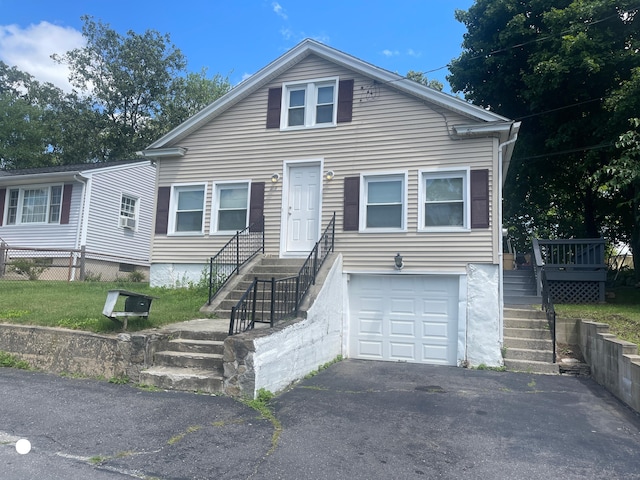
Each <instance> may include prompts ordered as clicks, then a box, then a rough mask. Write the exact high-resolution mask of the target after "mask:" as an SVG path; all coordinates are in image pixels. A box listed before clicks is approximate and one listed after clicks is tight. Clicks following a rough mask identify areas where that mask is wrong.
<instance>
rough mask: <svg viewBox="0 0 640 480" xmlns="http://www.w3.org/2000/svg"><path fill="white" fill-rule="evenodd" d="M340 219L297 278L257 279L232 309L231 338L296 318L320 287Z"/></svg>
mask: <svg viewBox="0 0 640 480" xmlns="http://www.w3.org/2000/svg"><path fill="white" fill-rule="evenodd" d="M335 224H336V215H335V213H334V214H333V217H332V218H331V221H330V222H329V225H328V226H327V228H326V229H325V230H324V232H323V233H322V236H321V237H320V240H318V241H317V242H316V244H315V245H314V247H313V250H311V253H310V254H309V256H308V257H307V259H306V261H305V262H304V264H303V265H302V267H301V268H300V270H299V271H298V274H297V275H296V276H292V277H286V278H281V279H275V278H271V279H269V280H264V279H259V278H254V280H253V282H252V283H251V285H250V286H249V288H247V290H246V291H245V293H244V294H243V295H242V297H241V298H240V300H239V301H238V303H237V304H236V305H235V306H234V307H232V308H231V320H230V322H229V335H234V334H237V333H242V332H245V331H247V330H251V329H252V328H254V326H255V324H256V323H268V324H269V325H270V326H271V327H273V325H274V324H275V322H277V321H279V320H282V319H285V318H295V317H296V316H297V315H298V313H299V308H300V304H301V303H302V300H303V299H304V297H305V295H306V293H307V292H308V291H309V288H310V287H311V285H313V284H315V283H316V278H317V275H318V271H319V270H320V267H322V264H323V263H324V261H325V260H326V258H327V256H328V255H329V253H331V252H333V249H334V239H335Z"/></svg>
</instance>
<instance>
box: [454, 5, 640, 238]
mask: <svg viewBox="0 0 640 480" xmlns="http://www.w3.org/2000/svg"><path fill="white" fill-rule="evenodd" d="M636 3H637V2H634V1H631V0H531V1H526V2H524V1H520V0H477V1H476V2H475V4H474V5H473V6H472V7H471V8H470V9H469V10H468V11H457V12H456V18H457V19H458V20H459V21H460V22H462V23H464V25H465V26H466V28H467V33H466V34H465V35H464V42H463V52H462V54H461V55H460V56H459V57H458V58H457V59H455V60H454V61H453V62H452V64H451V68H450V70H451V75H450V76H449V77H448V80H449V81H450V83H451V86H452V89H453V90H454V91H456V92H462V93H463V94H464V95H465V97H466V98H467V99H468V100H470V101H472V102H474V103H476V104H478V105H482V106H484V107H487V108H491V109H492V110H495V111H497V112H498V113H500V114H502V115H505V116H507V117H510V118H513V119H517V120H521V121H522V128H521V134H520V137H519V141H518V143H517V144H516V150H515V152H514V157H513V160H512V163H511V168H510V171H509V173H508V177H507V182H506V185H505V217H506V218H505V221H506V222H505V223H506V224H507V225H509V227H510V230H512V232H517V234H518V236H519V238H520V240H521V242H520V245H522V244H523V243H524V242H523V240H524V239H526V238H527V237H528V236H529V235H531V234H534V235H541V236H548V237H584V236H586V237H597V236H600V235H602V234H606V235H607V236H608V237H609V238H611V239H613V240H626V241H628V240H630V237H631V231H632V230H633V220H632V218H631V216H630V215H628V212H627V211H625V209H624V207H623V206H622V205H623V203H624V202H623V201H624V200H625V198H624V195H626V194H628V192H627V191H623V190H624V189H618V190H614V189H611V188H606V185H607V181H608V180H607V179H606V178H605V176H604V175H603V172H606V170H607V168H608V166H610V165H611V162H612V161H613V160H614V159H616V158H619V156H620V151H619V147H617V146H616V142H617V140H618V138H619V136H620V135H621V134H622V133H624V132H625V131H626V130H627V129H628V119H629V118H630V117H631V116H632V115H631V112H632V111H635V112H637V111H638V110H637V107H638V106H640V105H639V103H640V100H638V95H637V93H638V90H637V84H636V83H634V82H638V78H637V77H638V74H637V72H636V70H634V69H637V68H638V67H640V55H638V48H639V47H640V45H639V44H638V42H639V40H640V38H639V35H638V33H640V32H639V19H638V18H637V9H634V7H637V5H635V4H636ZM634 72H636V73H634ZM634 79H635V80H634ZM634 92H635V93H634ZM627 102H628V104H627ZM614 106H615V107H614ZM616 108H617V110H616ZM634 108H635V110H634ZM636 115H637V114H636ZM626 200H628V199H626ZM627 210H628V209H627Z"/></svg>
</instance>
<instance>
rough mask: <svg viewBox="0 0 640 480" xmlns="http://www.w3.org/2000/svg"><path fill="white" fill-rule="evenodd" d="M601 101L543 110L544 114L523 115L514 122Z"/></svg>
mask: <svg viewBox="0 0 640 480" xmlns="http://www.w3.org/2000/svg"><path fill="white" fill-rule="evenodd" d="M602 100H603V99H602V97H600V98H592V99H591V100H585V101H583V102H578V103H572V104H571V105H565V106H564V107H558V108H552V109H551V110H545V111H544V112H537V113H532V114H531V115H525V116H524V117H519V118H516V119H515V120H524V119H526V118H531V117H537V116H539V115H545V114H547V113H552V112H558V111H560V110H566V109H567V108H573V107H578V106H580V105H584V104H586V103H593V102H601V101H602Z"/></svg>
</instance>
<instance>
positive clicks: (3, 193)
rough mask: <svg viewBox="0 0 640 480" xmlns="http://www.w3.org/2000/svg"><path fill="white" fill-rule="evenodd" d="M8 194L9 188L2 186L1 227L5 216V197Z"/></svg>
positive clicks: (0, 190) (0, 189)
mask: <svg viewBox="0 0 640 480" xmlns="http://www.w3.org/2000/svg"><path fill="white" fill-rule="evenodd" d="M6 196H7V189H6V188H0V227H1V226H2V219H3V218H4V201H5V200H4V199H5V197H6Z"/></svg>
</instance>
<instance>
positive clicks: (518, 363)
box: [504, 358, 559, 375]
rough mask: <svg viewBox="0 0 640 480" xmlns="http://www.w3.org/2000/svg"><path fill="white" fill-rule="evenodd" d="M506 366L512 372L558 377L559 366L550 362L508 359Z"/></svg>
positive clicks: (505, 361)
mask: <svg viewBox="0 0 640 480" xmlns="http://www.w3.org/2000/svg"><path fill="white" fill-rule="evenodd" d="M504 366H505V367H506V368H507V370H509V371H510V372H527V373H540V374H546V375H558V374H559V370H558V364H556V363H550V362H535V361H528V360H519V359H506V358H505V360H504Z"/></svg>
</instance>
